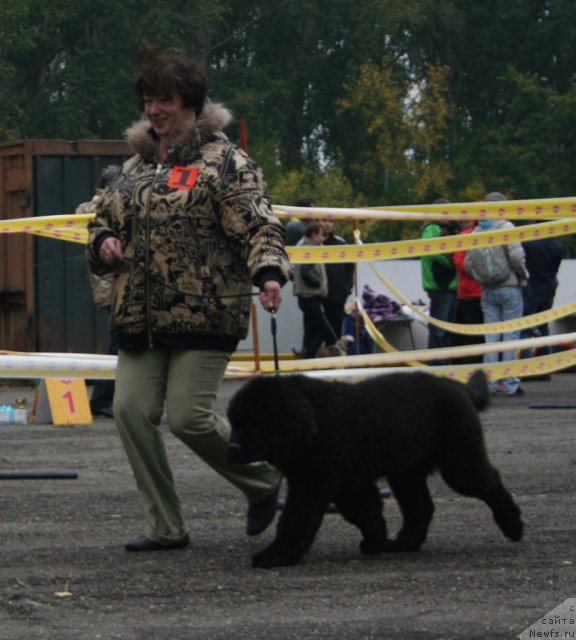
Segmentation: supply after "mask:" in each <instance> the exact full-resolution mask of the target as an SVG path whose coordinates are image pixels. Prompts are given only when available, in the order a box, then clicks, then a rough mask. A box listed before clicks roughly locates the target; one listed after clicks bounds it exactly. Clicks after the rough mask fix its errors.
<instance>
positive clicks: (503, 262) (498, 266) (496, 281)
mask: <svg viewBox="0 0 576 640" xmlns="http://www.w3.org/2000/svg"><path fill="white" fill-rule="evenodd" d="M464 266H465V267H466V271H467V272H468V273H469V274H470V275H471V276H472V277H473V278H474V280H476V281H477V282H479V283H480V284H481V285H482V286H483V287H487V288H491V287H497V286H499V285H501V284H502V283H503V282H506V280H508V278H509V277H510V273H511V271H512V269H511V267H510V261H509V260H508V251H507V250H506V247H505V246H504V245H502V246H498V247H482V248H481V249H472V250H470V251H467V252H466V259H465V262H464Z"/></svg>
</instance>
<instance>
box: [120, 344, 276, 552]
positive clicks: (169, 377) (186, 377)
mask: <svg viewBox="0 0 576 640" xmlns="http://www.w3.org/2000/svg"><path fill="white" fill-rule="evenodd" d="M229 361H230V356H229V354H227V353H225V352H221V351H190V350H180V349H153V350H135V351H132V350H130V351H128V350H120V352H119V354H118V365H117V370H116V389H115V392H114V418H115V421H116V424H117V427H118V431H119V433H120V438H121V439H122V443H123V445H124V449H125V450H126V454H127V456H128V460H129V462H130V465H131V467H132V471H133V473H134V477H135V478H136V484H137V487H138V490H139V492H140V498H141V501H142V506H143V508H144V512H145V515H146V531H145V535H146V536H147V537H148V538H150V539H151V540H155V541H157V542H170V541H171V540H177V539H179V538H182V537H183V536H184V535H185V534H186V529H185V524H184V519H183V517H182V510H181V506H180V500H179V498H178V495H177V493H176V488H175V484H174V478H173V476H172V470H171V469H170V464H169V462H168V458H167V455H166V448H165V446H164V440H163V434H162V432H161V429H160V420H161V418H162V415H163V412H164V409H166V414H167V418H168V424H169V426H170V431H171V432H172V433H173V434H174V435H175V436H177V437H178V438H179V439H180V440H182V442H184V444H186V445H187V446H188V447H189V448H190V449H192V451H194V453H196V454H197V455H198V456H199V457H200V458H202V460H204V461H205V462H206V463H207V464H209V465H210V466H211V467H212V468H213V469H215V470H216V471H217V472H218V473H220V474H221V475H222V476H223V477H224V478H226V479H227V480H229V481H230V482H231V483H232V484H234V485H235V486H237V487H238V488H239V489H240V490H241V491H242V492H243V493H244V495H245V496H246V497H247V498H248V500H251V501H252V500H259V499H261V498H264V497H266V496H267V495H269V494H270V493H271V492H272V491H274V490H275V489H276V487H277V485H278V483H279V482H280V474H279V472H278V471H277V470H276V469H275V468H274V467H272V466H270V465H268V464H266V463H254V464H249V465H242V464H238V463H234V462H230V461H229V460H228V455H227V442H228V439H229V437H230V425H229V424H228V422H227V421H226V420H225V419H224V418H222V417H221V416H219V415H218V414H217V413H216V412H215V402H216V394H217V392H218V389H219V388H220V384H221V382H222V378H223V376H224V373H225V370H226V365H227V364H228V362H229Z"/></svg>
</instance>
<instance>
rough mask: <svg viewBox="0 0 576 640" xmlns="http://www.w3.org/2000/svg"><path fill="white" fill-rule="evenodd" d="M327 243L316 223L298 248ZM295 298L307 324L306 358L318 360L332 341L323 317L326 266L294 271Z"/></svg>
mask: <svg viewBox="0 0 576 640" xmlns="http://www.w3.org/2000/svg"><path fill="white" fill-rule="evenodd" d="M323 241H324V230H323V229H322V226H321V225H320V223H319V222H317V221H315V220H313V221H312V222H310V223H309V224H308V226H307V227H306V229H305V230H304V236H303V237H302V240H301V241H300V243H299V245H300V246H304V247H317V246H319V245H321V244H322V242H323ZM293 278H294V288H293V292H294V295H295V296H296V297H297V298H298V307H299V309H300V311H302V320H303V324H304V338H303V354H302V355H303V357H304V358H315V357H316V352H317V351H318V349H319V348H320V346H321V345H322V344H324V343H325V342H326V340H328V339H329V337H330V333H331V332H330V327H329V325H328V321H327V320H326V317H325V315H324V310H323V308H322V300H323V298H324V297H325V296H326V294H327V293H328V279H327V277H326V269H325V266H324V264H322V263H320V262H316V263H301V264H297V265H296V266H295V267H294V272H293Z"/></svg>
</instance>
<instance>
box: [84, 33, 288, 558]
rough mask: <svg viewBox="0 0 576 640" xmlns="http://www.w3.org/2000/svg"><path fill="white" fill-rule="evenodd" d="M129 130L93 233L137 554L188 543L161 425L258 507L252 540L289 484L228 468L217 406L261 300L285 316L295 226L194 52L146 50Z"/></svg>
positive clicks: (264, 468)
mask: <svg viewBox="0 0 576 640" xmlns="http://www.w3.org/2000/svg"><path fill="white" fill-rule="evenodd" d="M139 70H140V74H139V78H138V80H137V82H136V86H135V89H136V96H137V99H138V104H139V106H140V108H141V110H142V111H143V112H144V118H143V119H141V120H139V121H138V122H136V123H135V124H134V125H133V126H132V127H131V128H130V129H129V130H128V132H127V140H128V142H129V144H130V145H131V147H132V149H133V150H134V155H133V156H132V157H131V158H130V159H128V160H127V161H126V162H125V163H124V164H123V166H122V173H121V175H120V176H119V177H118V178H117V179H116V180H115V181H114V183H113V184H112V185H111V187H110V188H108V189H105V190H104V192H103V195H102V199H101V201H100V202H99V203H98V206H97V208H96V217H95V218H94V220H92V221H91V222H90V223H89V225H88V231H89V242H88V247H87V257H88V261H89V265H90V268H91V270H92V271H93V272H94V273H95V274H96V275H103V274H105V273H110V272H112V273H115V274H116V280H115V283H114V291H113V297H112V301H113V304H112V309H111V312H110V324H111V330H112V331H113V332H114V333H115V334H116V336H117V338H118V365H117V370H116V390H115V394H114V418H115V421H116V424H117V427H118V431H119V434H120V437H121V440H122V442H123V445H124V448H125V450H126V454H127V456H128V460H129V461H130V464H131V467H132V471H133V473H134V476H135V479H136V484H137V487H138V490H139V492H140V498H141V502H142V506H143V509H144V513H145V516H146V529H145V532H144V535H142V536H140V537H139V538H136V539H135V540H132V541H130V542H128V544H126V550H127V551H131V552H132V551H134V552H145V551H163V550H167V549H176V548H182V547H185V546H187V545H188V544H189V536H188V533H187V530H186V526H185V522H184V518H183V515H182V509H181V505H180V500H179V498H178V495H177V493H176V487H175V483H174V478H173V475H172V471H171V468H170V465H169V462H168V457H167V452H166V448H165V445H164V440H163V435H162V432H161V430H160V422H161V419H162V415H163V413H164V411H165V412H166V416H167V421H168V424H169V427H170V430H171V432H172V433H173V434H174V435H175V436H177V437H178V438H179V439H180V440H181V441H182V442H183V443H184V444H186V445H187V446H188V447H189V448H190V449H192V450H193V451H194V452H195V453H196V454H197V455H198V456H199V457H200V458H201V459H202V460H204V461H205V462H206V463H207V464H208V465H210V466H211V467H212V468H213V469H214V470H216V471H217V472H218V473H219V474H220V475H222V476H223V477H224V478H225V479H227V480H228V481H229V482H231V483H232V484H234V485H235V486H236V487H237V488H239V489H240V490H241V491H242V492H243V493H244V495H245V496H246V498H247V499H248V513H247V526H246V531H247V533H248V535H257V534H259V533H261V532H262V531H264V529H266V527H268V525H269V524H270V523H271V522H272V520H273V519H274V516H275V514H276V510H277V504H278V500H277V498H278V492H279V488H280V482H281V477H280V473H279V472H278V470H277V469H275V468H274V467H272V466H270V465H268V464H266V463H264V462H261V463H256V464H250V465H242V464H238V463H234V462H232V461H230V459H229V456H228V440H229V437H230V425H229V423H228V421H227V420H226V419H225V418H223V417H222V416H220V415H219V414H218V413H216V409H215V403H216V397H217V394H218V391H219V388H220V385H221V382H222V379H223V376H224V373H225V371H226V367H227V365H228V363H229V361H230V359H231V355H232V353H233V352H234V350H235V349H236V347H237V345H238V342H239V341H240V340H242V339H243V338H245V337H246V335H247V333H248V324H249V316H250V300H251V297H252V295H253V294H252V288H253V287H254V286H255V287H256V288H257V289H259V292H260V293H259V298H260V302H261V304H262V306H263V307H264V309H265V310H266V311H268V312H272V311H277V310H278V309H279V307H280V303H281V300H282V296H281V288H282V286H283V284H284V283H285V282H286V281H287V279H288V277H289V273H290V263H289V260H288V256H287V254H286V252H285V250H284V236H285V232H284V226H283V225H282V223H281V222H280V221H279V220H278V218H277V217H276V216H275V215H274V213H273V211H272V206H271V201H270V196H269V193H268V189H267V186H266V182H265V179H264V175H263V173H262V169H261V168H260V166H259V165H258V164H257V163H256V162H254V161H253V160H252V159H251V158H250V157H249V156H248V155H247V154H246V153H245V152H244V151H242V150H241V149H240V148H238V147H237V146H236V145H234V144H232V143H231V142H230V141H229V139H228V138H227V137H226V135H225V134H224V133H223V128H224V127H225V126H226V125H227V124H228V123H229V122H230V120H231V114H230V112H229V111H228V110H227V109H226V108H225V107H224V106H223V105H221V104H216V103H213V102H211V101H210V100H209V99H208V98H207V94H208V85H207V80H206V75H205V72H204V69H203V68H202V67H201V66H200V65H199V64H198V63H197V62H195V61H194V60H192V59H190V58H189V57H187V56H186V55H185V54H184V53H183V52H181V51H179V50H175V49H168V50H166V51H158V50H156V49H155V48H153V47H151V46H150V45H147V44H145V45H143V46H142V48H141V50H140V56H139Z"/></svg>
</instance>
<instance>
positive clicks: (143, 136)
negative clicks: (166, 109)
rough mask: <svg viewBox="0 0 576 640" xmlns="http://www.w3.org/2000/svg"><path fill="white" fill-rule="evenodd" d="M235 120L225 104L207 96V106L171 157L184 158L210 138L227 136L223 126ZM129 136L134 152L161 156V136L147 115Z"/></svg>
mask: <svg viewBox="0 0 576 640" xmlns="http://www.w3.org/2000/svg"><path fill="white" fill-rule="evenodd" d="M231 121H232V112H231V111H230V110H229V109H227V108H226V107H225V106H224V105H223V104H221V103H217V102H211V101H210V100H206V103H205V105H204V109H203V110H202V112H201V113H200V115H199V116H198V119H197V120H193V121H191V122H190V125H189V127H188V129H187V130H186V131H185V132H184V133H183V134H182V135H181V136H180V137H179V138H178V139H177V140H175V141H174V152H173V156H174V157H172V158H171V160H173V161H176V162H178V161H180V160H182V159H185V158H187V157H189V156H190V155H191V154H192V153H193V152H196V151H198V149H200V147H201V146H202V145H203V144H204V143H205V142H207V141H208V140H211V139H212V140H213V139H214V138H222V139H226V136H225V135H224V133H223V132H222V129H224V128H225V127H227V126H228V125H229V124H230V122H231ZM125 137H126V140H127V142H128V144H129V145H130V148H131V149H132V151H133V152H134V153H138V154H139V155H140V156H142V157H143V158H145V159H147V160H152V159H155V158H157V157H158V149H159V145H160V140H159V138H158V137H157V136H156V134H155V133H154V130H153V129H152V127H151V126H150V121H149V120H148V119H147V118H143V119H141V120H138V121H137V122H135V123H134V124H132V126H130V127H129V128H128V129H127V130H126V132H125Z"/></svg>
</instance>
